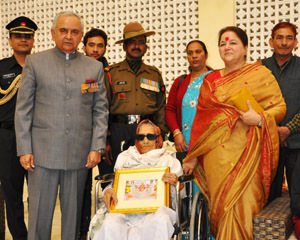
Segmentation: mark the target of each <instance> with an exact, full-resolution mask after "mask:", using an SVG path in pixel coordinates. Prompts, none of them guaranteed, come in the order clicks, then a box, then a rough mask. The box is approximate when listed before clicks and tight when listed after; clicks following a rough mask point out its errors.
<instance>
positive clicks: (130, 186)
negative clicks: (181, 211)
mask: <svg viewBox="0 0 300 240" xmlns="http://www.w3.org/2000/svg"><path fill="white" fill-rule="evenodd" d="M169 172H170V167H158V168H157V167H156V168H135V169H121V170H117V171H116V172H115V180H114V191H115V193H116V195H117V198H118V203H117V205H115V204H114V201H112V204H111V210H110V211H109V212H110V213H123V214H135V213H151V212H155V211H156V210H157V209H158V208H160V207H161V206H162V205H165V206H167V207H170V184H169V183H165V182H164V181H162V176H163V175H164V174H165V173H169Z"/></svg>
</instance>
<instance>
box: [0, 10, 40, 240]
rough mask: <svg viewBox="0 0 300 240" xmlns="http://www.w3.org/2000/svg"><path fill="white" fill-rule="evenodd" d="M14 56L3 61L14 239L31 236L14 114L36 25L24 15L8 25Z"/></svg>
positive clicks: (4, 145) (0, 83) (1, 136)
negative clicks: (25, 217)
mask: <svg viewBox="0 0 300 240" xmlns="http://www.w3.org/2000/svg"><path fill="white" fill-rule="evenodd" d="M6 29H7V30H8V31H9V39H8V41H9V44H10V46H11V48H12V49H13V56H11V57H9V58H5V59H2V60H1V61H0V87H1V91H0V142H1V144H0V155H1V158H0V159H1V160H0V180H1V187H2V189H3V194H4V198H5V202H6V215H7V225H8V228H9V230H10V233H11V235H12V237H13V239H27V229H26V225H25V222H24V205H23V186H24V176H25V174H26V170H25V169H24V168H22V166H21V164H20V162H19V158H18V157H17V151H16V136H15V129H14V115H15V107H16V100H17V94H16V93H17V90H18V86H19V79H20V77H21V72H22V68H23V66H24V64H25V58H26V56H27V55H29V54H30V52H31V50H32V48H33V43H34V33H35V31H36V30H37V26H36V24H35V23H34V22H33V21H32V20H31V19H29V18H27V17H24V16H21V17H18V18H16V19H14V20H12V21H11V22H10V23H9V24H7V26H6Z"/></svg>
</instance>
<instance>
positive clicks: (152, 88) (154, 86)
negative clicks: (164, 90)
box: [140, 78, 160, 92]
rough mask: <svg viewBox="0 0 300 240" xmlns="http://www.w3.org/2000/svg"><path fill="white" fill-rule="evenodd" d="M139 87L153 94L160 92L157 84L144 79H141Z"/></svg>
mask: <svg viewBox="0 0 300 240" xmlns="http://www.w3.org/2000/svg"><path fill="white" fill-rule="evenodd" d="M140 87H141V88H143V89H147V90H150V91H153V92H160V86H159V82H155V81H153V80H149V79H146V78H141V81H140Z"/></svg>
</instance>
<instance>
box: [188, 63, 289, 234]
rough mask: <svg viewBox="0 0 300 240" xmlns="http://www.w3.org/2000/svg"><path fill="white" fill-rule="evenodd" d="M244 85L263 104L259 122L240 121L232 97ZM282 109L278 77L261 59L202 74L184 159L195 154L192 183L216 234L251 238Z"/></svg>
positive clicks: (272, 168) (274, 160)
mask: <svg viewBox="0 0 300 240" xmlns="http://www.w3.org/2000/svg"><path fill="white" fill-rule="evenodd" d="M245 86H246V87H247V89H248V90H249V92H250V93H251V95H252V96H253V97H254V98H255V100H256V101H257V102H258V103H259V104H260V106H261V107H262V108H263V109H264V111H263V112H262V113H260V116H261V118H262V127H261V128H259V127H257V126H248V125H246V124H244V123H243V122H242V120H241V119H240V118H239V114H238V112H237V111H236V110H235V107H234V105H233V103H232V102H231V100H230V98H231V97H232V96H234V95H235V94H236V93H238V92H239V91H240V90H241V89H242V88H243V87H245ZM285 112H286V106H285V102H284V99H283V97H282V95H281V91H280V88H279V86H278V84H277V81H276V79H275V78H274V76H273V75H272V74H271V72H270V71H269V70H268V69H267V68H266V67H264V66H262V65H261V64H260V63H255V64H247V65H245V66H244V67H242V68H241V69H238V70H236V71H234V72H231V73H229V74H227V75H225V76H223V77H221V76H220V72H219V71H214V72H213V73H211V74H209V75H207V76H206V77H205V79H204V81H203V84H202V86H201V89H200V95H199V100H198V105H197V113H196V116H195V119H194V123H193V126H192V132H191V140H190V147H189V153H188V155H187V157H186V158H185V159H184V162H185V161H188V160H189V159H192V158H195V157H198V159H199V164H198V166H197V169H196V170H195V172H194V174H195V176H196V183H197V185H198V186H199V187H200V189H201V190H202V191H203V193H204V194H205V195H206V197H207V199H208V200H209V207H210V222H211V227H212V231H213V233H215V235H217V239H231V237H232V236H235V237H236V238H237V239H251V238H252V216H253V215H254V214H255V213H257V212H258V211H260V209H261V208H262V207H263V206H264V204H265V203H266V202H267V199H268V195H269V190H270V184H271V180H272V179H273V178H274V175H275V172H276V169H277V164H278V153H279V138H278V133H277V123H279V122H280V121H281V120H282V119H283V118H284V116H285ZM247 198H248V199H251V202H252V203H251V204H248V201H250V200H247ZM245 205H247V206H246V207H245ZM220 226H226V227H220ZM249 237H250V238H249Z"/></svg>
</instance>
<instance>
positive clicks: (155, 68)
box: [148, 65, 161, 75]
mask: <svg viewBox="0 0 300 240" xmlns="http://www.w3.org/2000/svg"><path fill="white" fill-rule="evenodd" d="M148 67H149V69H150V70H152V71H154V72H158V73H159V74H160V75H161V71H159V70H158V68H157V67H155V66H150V65H148Z"/></svg>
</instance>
